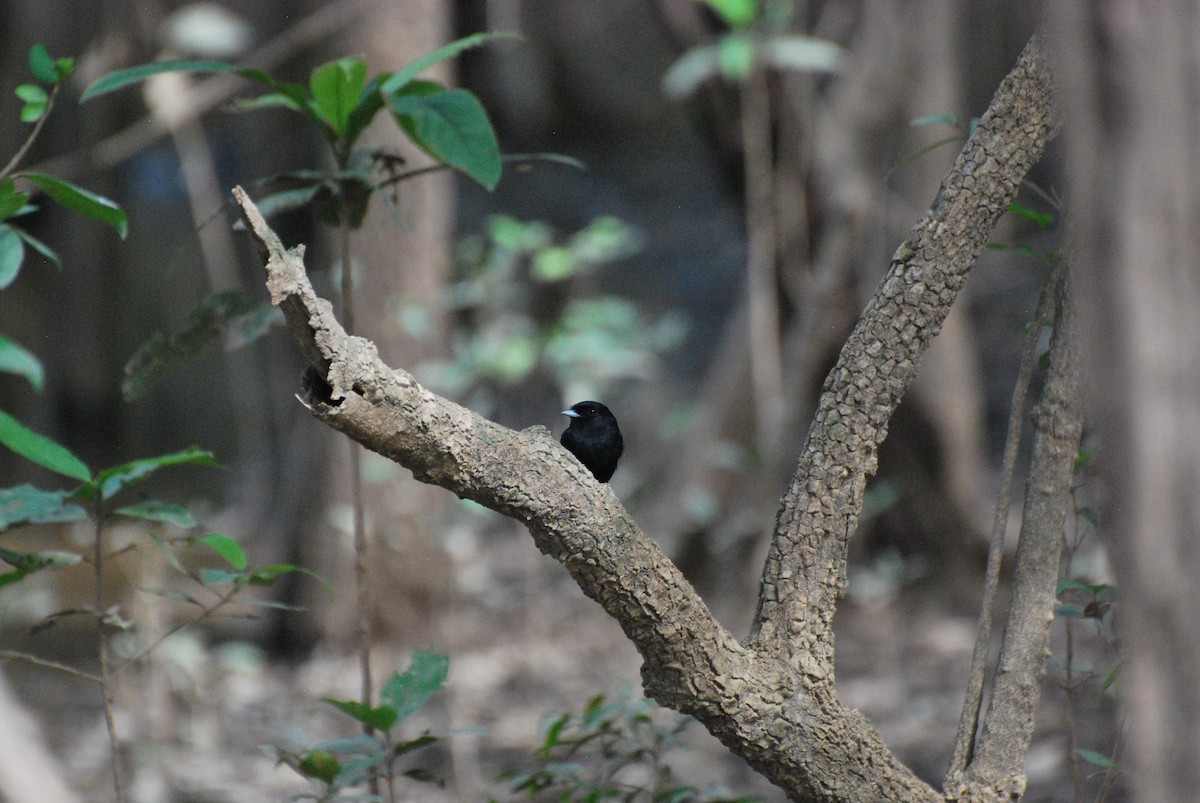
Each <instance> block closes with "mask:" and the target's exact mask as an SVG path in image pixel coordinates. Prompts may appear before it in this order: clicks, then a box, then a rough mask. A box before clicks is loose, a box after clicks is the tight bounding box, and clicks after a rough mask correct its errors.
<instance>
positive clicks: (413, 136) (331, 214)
mask: <svg viewBox="0 0 1200 803" xmlns="http://www.w3.org/2000/svg"><path fill="white" fill-rule="evenodd" d="M507 35H511V34H503V33H491V34H475V35H473V36H468V37H465V38H463V39H459V40H457V41H455V42H451V43H450V44H448V45H446V46H444V47H441V48H438V49H437V50H435V51H434V52H432V53H430V54H428V55H426V56H423V57H421V58H419V59H417V60H416V61H414V62H412V63H411V64H408V65H407V66H405V67H403V68H401V69H400V70H397V71H396V72H384V73H379V74H378V75H375V76H374V77H372V78H370V79H369V80H368V78H367V64H366V61H365V60H364V59H362V58H361V57H358V56H346V57H344V58H340V59H337V60H335V61H331V62H329V63H327V64H323V65H321V66H320V67H317V68H316V69H315V70H313V71H312V74H311V75H310V76H309V82H308V85H307V86H305V85H303V84H292V83H287V82H284V81H280V80H278V79H277V78H275V77H274V76H272V75H271V74H270V73H267V72H265V71H263V70H258V69H253V68H247V67H239V66H238V65H236V64H230V63H228V62H223V61H162V62H155V63H152V64H142V65H140V66H137V67H130V68H128V69H124V70H118V71H116V72H113V73H110V74H108V75H106V76H104V77H103V78H101V79H100V80H98V81H96V82H95V83H94V84H92V85H91V86H90V87H88V88H87V90H86V91H85V92H84V93H83V98H82V99H83V100H84V101H87V100H91V99H92V98H96V97H100V96H101V95H105V94H107V93H109V92H114V91H116V90H118V89H122V88H124V87H126V86H129V85H131V84H135V83H138V82H140V81H144V80H146V79H147V78H151V77H153V76H155V75H161V74H163V73H173V72H193V73H234V74H236V75H240V76H241V77H243V78H247V79H249V80H251V81H254V82H256V83H258V84H261V85H262V86H264V87H266V88H267V89H268V90H270V91H269V92H268V93H267V94H264V95H261V96H259V97H257V98H254V99H252V100H246V101H242V102H241V103H240V104H239V107H240V108H242V109H244V110H254V109H264V108H284V109H289V110H291V111H294V112H297V113H298V114H301V115H303V116H305V117H307V118H308V119H309V120H310V121H311V122H313V123H314V124H316V125H317V126H318V127H319V128H320V130H321V132H322V133H323V134H324V136H325V140H326V142H327V143H328V144H329V147H330V148H331V149H332V151H333V154H334V158H335V160H336V162H337V171H336V172H335V173H334V174H332V175H326V174H324V173H321V172H318V171H312V172H307V173H296V174H292V177H293V178H294V179H296V182H297V184H298V186H297V187H293V188H291V189H290V190H289V195H288V198H287V200H288V203H287V204H286V206H300V205H303V204H305V203H308V202H310V201H312V202H315V203H316V204H317V210H318V212H320V213H321V215H322V218H323V219H325V220H326V222H329V223H332V224H334V225H338V224H340V223H342V222H344V221H349V222H350V223H351V225H352V226H353V227H355V228H356V227H357V226H358V225H360V224H361V223H362V219H363V217H364V216H365V214H366V207H367V203H368V202H369V201H370V198H371V196H372V194H373V193H374V191H375V190H376V189H377V187H376V185H375V175H374V170H375V169H376V168H379V167H382V168H383V169H385V170H391V169H392V168H394V166H395V164H396V159H395V158H394V157H390V158H389V157H387V156H386V155H384V154H380V153H378V152H374V151H356V150H355V145H356V143H357V142H358V138H359V137H360V136H361V135H362V133H363V131H364V130H366V128H367V126H368V125H369V124H370V123H371V121H372V120H373V119H374V118H375V115H376V114H378V113H379V112H380V111H382V110H384V109H387V110H388V111H389V112H390V113H391V115H392V118H393V119H394V120H395V122H396V124H397V125H398V126H399V127H400V129H401V130H402V131H404V133H405V134H406V135H407V136H408V138H409V139H410V140H411V141H412V142H413V143H414V144H415V145H416V146H417V147H419V148H420V149H421V150H423V151H425V152H426V153H427V154H429V155H430V156H431V157H432V158H433V159H435V160H437V161H438V162H439V163H440V164H444V165H447V166H450V167H453V168H455V169H457V170H461V171H462V172H464V173H466V174H467V175H469V176H470V177H471V178H473V179H475V180H476V181H478V182H479V183H480V184H482V185H483V186H485V187H487V188H488V189H491V188H493V187H495V186H496V183H497V182H498V181H499V180H500V172H501V158H500V148H499V145H498V144H497V142H496V135H495V132H494V131H493V130H492V125H491V122H490V121H489V120H488V117H487V112H486V111H485V110H484V108H483V106H482V104H480V102H479V100H478V98H476V97H475V96H474V95H473V94H471V93H470V92H468V91H467V90H465V89H447V88H446V87H444V86H442V85H441V84H438V83H436V82H434V81H428V80H418V79H417V75H419V74H420V73H421V72H423V71H424V70H426V69H428V68H429V67H432V66H433V65H434V64H437V63H438V62H439V61H443V60H445V59H448V58H451V57H453V56H456V55H458V54H459V53H461V52H462V51H464V50H467V49H468V48H472V47H476V46H477V45H480V44H482V43H483V42H485V41H488V40H489V39H494V38H496V37H499V36H507ZM277 200H278V199H277ZM280 206H281V205H280V204H276V206H275V209H276V210H278V209H279V208H280Z"/></svg>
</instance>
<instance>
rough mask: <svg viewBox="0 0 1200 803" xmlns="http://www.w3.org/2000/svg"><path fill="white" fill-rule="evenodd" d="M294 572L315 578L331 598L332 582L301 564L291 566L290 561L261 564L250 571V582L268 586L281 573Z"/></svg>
mask: <svg viewBox="0 0 1200 803" xmlns="http://www.w3.org/2000/svg"><path fill="white" fill-rule="evenodd" d="M295 573H299V574H306V575H308V576H309V577H311V578H312V579H314V580H316V581H317V582H318V583H320V584H321V586H322V587H323V588H324V589H325V591H326V592H327V593H328V594H329V596H330V598H331V599H332V598H333V584H332V583H330V582H329V581H328V580H326V579H325V578H324V577H322V576H321V575H319V574H317V573H316V572H314V571H312V570H311V569H305V568H303V567H302V566H293V565H292V564H290V563H280V564H276V565H273V566H263V567H262V568H261V569H255V570H254V571H252V572H250V584H251V585H256V586H269V585H271V584H272V583H274V582H275V581H276V580H277V579H279V578H280V577H282V576H283V575H285V574H295Z"/></svg>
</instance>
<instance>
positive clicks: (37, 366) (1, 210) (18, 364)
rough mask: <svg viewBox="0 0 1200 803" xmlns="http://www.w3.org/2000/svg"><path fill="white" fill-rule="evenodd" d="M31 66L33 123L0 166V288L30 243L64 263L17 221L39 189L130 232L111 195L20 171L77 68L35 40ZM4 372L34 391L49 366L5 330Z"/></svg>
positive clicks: (25, 108)
mask: <svg viewBox="0 0 1200 803" xmlns="http://www.w3.org/2000/svg"><path fill="white" fill-rule="evenodd" d="M29 71H30V73H32V75H33V78H34V83H28V84H21V85H20V86H18V87H17V88H16V90H15V91H16V95H17V97H18V98H20V100H21V102H22V104H23V105H22V107H21V113H20V115H21V121H22V122H25V123H32V124H33V128H32V129H31V130H30V132H29V134H28V136H26V138H25V141H24V142H23V143H22V144H21V146H20V148H18V149H17V152H16V153H15V154H14V155H13V157H12V158H11V159H10V160H9V161H8V164H6V165H5V166H4V167H3V168H0V290H3V289H4V288H6V287H8V286H9V285H10V284H12V283H13V282H14V281H15V280H16V278H17V276H18V275H19V274H20V272H21V266H22V265H23V264H24V262H25V249H26V246H28V247H29V248H32V249H33V250H34V251H36V252H37V253H39V254H41V255H42V256H44V257H45V258H46V259H48V260H50V261H51V262H53V263H54V264H56V265H58V266H59V267H61V266H62V260H61V259H60V258H59V256H58V254H57V253H56V252H55V251H54V249H52V248H51V247H50V246H48V245H47V244H46V243H44V242H42V241H41V240H39V239H38V238H36V237H34V236H33V235H32V234H30V233H29V232H27V231H25V229H24V228H22V227H21V226H19V225H17V224H16V223H15V222H13V221H16V220H18V219H19V218H22V217H26V216H27V215H30V214H33V213H34V212H36V211H37V210H38V207H37V205H36V204H34V203H32V202H31V201H32V199H33V197H34V195H35V193H36V192H38V191H40V192H42V193H44V194H45V195H46V196H47V197H48V198H50V199H51V200H52V201H55V202H56V203H59V204H61V205H63V206H65V207H67V208H68V209H71V210H74V211H76V212H79V213H80V214H83V215H86V216H87V217H90V218H92V219H93V220H98V221H100V222H101V223H104V224H105V225H107V226H111V227H112V228H113V229H115V230H116V231H117V233H118V234H119V235H120V236H121V238H122V239H124V238H125V234H126V232H127V222H126V219H125V213H124V212H123V211H122V210H121V207H119V206H117V205H116V204H115V203H113V202H112V201H110V200H108V199H107V198H104V197H103V196H100V195H97V194H95V193H93V192H90V191H88V190H85V189H83V188H82V187H80V186H78V185H76V184H72V183H71V182H69V181H65V180H63V179H60V178H55V177H54V176H50V175H47V174H45V173H35V172H29V171H25V172H18V171H17V166H18V165H20V163H21V161H22V160H23V159H24V158H25V155H26V154H27V153H28V152H29V149H30V148H31V147H32V146H33V143H34V141H35V140H36V139H37V137H38V135H39V134H40V133H41V131H42V126H43V125H45V123H46V120H47V118H48V117H49V116H50V112H51V111H52V110H53V108H54V101H55V99H56V98H57V97H58V92H59V88H60V87H61V86H62V82H63V81H65V80H66V79H67V78H69V77H70V76H71V74H72V73H73V72H74V71H75V60H74V59H72V58H69V57H62V58H57V59H56V58H53V57H52V56H51V55H50V53H49V52H48V51H47V50H46V48H45V47H43V46H42V45H34V46H33V47H32V48H31V49H30V51H29ZM0 371H2V372H5V373H10V374H16V375H18V376H21V377H23V378H24V379H25V380H26V381H28V382H29V384H30V385H32V386H33V388H34V389H35V390H41V389H42V382H43V378H44V371H43V369H42V363H41V361H40V360H39V359H38V358H37V357H36V356H34V354H33V353H32V352H30V351H28V350H27V349H25V348H23V347H21V346H20V345H18V344H17V343H15V342H13V341H12V340H10V339H9V338H7V337H4V336H2V335H0Z"/></svg>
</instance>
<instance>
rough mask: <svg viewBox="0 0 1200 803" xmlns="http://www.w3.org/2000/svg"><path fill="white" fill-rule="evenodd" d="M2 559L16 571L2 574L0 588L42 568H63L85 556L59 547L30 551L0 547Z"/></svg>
mask: <svg viewBox="0 0 1200 803" xmlns="http://www.w3.org/2000/svg"><path fill="white" fill-rule="evenodd" d="M0 560H2V561H4V562H5V563H7V564H8V565H10V566H12V567H14V568H15V569H16V571H15V572H10V573H8V574H3V575H0V588H2V587H4V586H6V585H9V584H10V583H15V582H17V581H18V580H21V579H23V578H24V577H26V576H27V575H30V574H33V573H34V572H36V571H40V570H41V569H62V568H65V567H67V566H74V565H76V564H78V563H80V562H82V561H83V557H82V556H81V555H79V554H77V553H75V552H62V551H60V550H57V549H47V550H44V551H40V552H29V553H22V552H14V551H12V550H11V549H0Z"/></svg>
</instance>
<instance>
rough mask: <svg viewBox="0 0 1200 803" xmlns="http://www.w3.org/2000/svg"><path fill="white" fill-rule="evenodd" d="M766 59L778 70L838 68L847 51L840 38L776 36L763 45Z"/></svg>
mask: <svg viewBox="0 0 1200 803" xmlns="http://www.w3.org/2000/svg"><path fill="white" fill-rule="evenodd" d="M761 54H762V59H763V61H764V62H765V63H766V64H768V65H770V66H771V67H773V68H775V69H776V70H796V71H799V72H837V71H838V70H840V69H841V67H842V63H843V62H844V61H845V58H846V51H845V50H843V49H842V47H841V45H839V44H837V43H836V42H831V41H829V40H828V39H819V38H817V37H815V36H802V35H795V36H773V37H771V38H770V39H768V40H767V41H766V42H765V43H764V44H763V46H762V49H761Z"/></svg>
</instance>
